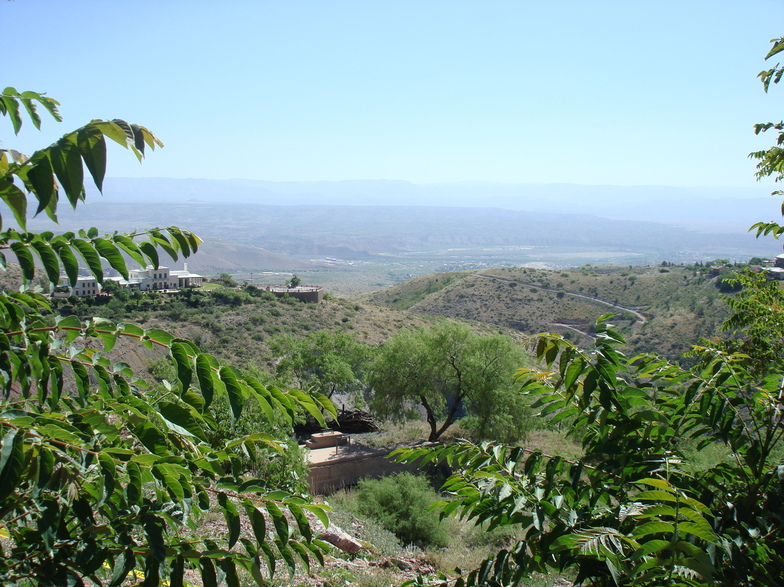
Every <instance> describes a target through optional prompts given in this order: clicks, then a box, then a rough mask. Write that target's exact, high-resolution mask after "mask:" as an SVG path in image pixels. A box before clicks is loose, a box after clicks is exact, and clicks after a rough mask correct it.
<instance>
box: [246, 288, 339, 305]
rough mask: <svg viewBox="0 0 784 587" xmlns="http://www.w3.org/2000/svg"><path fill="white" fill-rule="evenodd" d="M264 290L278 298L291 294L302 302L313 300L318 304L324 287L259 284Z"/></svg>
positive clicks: (322, 297)
mask: <svg viewBox="0 0 784 587" xmlns="http://www.w3.org/2000/svg"><path fill="white" fill-rule="evenodd" d="M257 287H260V288H261V289H262V290H264V291H268V292H271V293H274V294H275V295H276V296H278V297H279V298H282V297H283V296H286V295H288V296H291V297H292V298H297V299H298V300H302V301H303V302H315V303H316V304H318V303H319V302H321V301H322V300H323V299H324V288H323V287H321V286H320V285H298V286H296V287H289V286H286V285H261V286H257Z"/></svg>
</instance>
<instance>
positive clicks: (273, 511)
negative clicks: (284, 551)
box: [266, 501, 289, 544]
mask: <svg viewBox="0 0 784 587" xmlns="http://www.w3.org/2000/svg"><path fill="white" fill-rule="evenodd" d="M266 507H267V512H268V513H269V515H270V518H271V519H272V523H273V525H274V526H275V533H276V534H277V535H278V540H279V541H280V543H281V544H286V543H287V542H288V540H289V523H288V522H287V521H286V516H284V515H283V512H281V511H280V508H279V507H278V506H277V505H276V504H275V502H272V501H269V502H267V504H266Z"/></svg>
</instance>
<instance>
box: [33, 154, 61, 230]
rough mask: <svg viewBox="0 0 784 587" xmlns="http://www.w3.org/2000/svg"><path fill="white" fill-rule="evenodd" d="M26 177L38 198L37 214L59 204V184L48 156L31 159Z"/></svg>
mask: <svg viewBox="0 0 784 587" xmlns="http://www.w3.org/2000/svg"><path fill="white" fill-rule="evenodd" d="M26 178H27V182H26V183H27V184H28V186H29V188H31V191H32V192H33V193H34V194H35V197H36V199H37V200H38V208H37V209H36V211H35V213H36V215H38V214H40V213H41V212H43V211H44V210H46V208H48V207H49V206H50V205H54V206H56V205H57V185H56V182H55V179H54V170H53V169H52V164H51V162H50V161H49V158H48V157H46V156H45V155H42V156H41V157H38V158H36V159H33V160H31V161H30V167H29V168H28V169H27V174H26Z"/></svg>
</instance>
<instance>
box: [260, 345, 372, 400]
mask: <svg viewBox="0 0 784 587" xmlns="http://www.w3.org/2000/svg"><path fill="white" fill-rule="evenodd" d="M270 347H271V349H272V352H273V353H274V354H275V355H276V356H279V357H281V358H280V360H279V361H278V362H277V366H276V370H277V373H278V376H279V377H283V378H284V380H285V379H288V378H290V377H291V378H293V379H294V381H295V382H296V383H297V384H298V385H299V386H300V387H301V388H303V389H306V388H314V389H316V390H317V391H319V392H320V393H322V394H324V395H326V396H327V397H332V396H333V395H334V394H335V393H340V394H349V395H351V396H353V397H354V400H355V402H356V403H361V402H362V392H363V391H364V390H365V387H366V385H365V376H366V372H367V368H368V365H369V363H370V361H371V360H372V358H373V351H374V349H373V347H370V346H368V345H366V344H363V343H361V342H360V341H359V340H358V339H357V337H356V336H355V335H353V334H349V333H346V332H328V331H326V330H319V331H318V332H312V333H310V334H308V335H307V336H305V337H304V338H297V337H294V336H292V335H289V334H285V335H281V336H278V337H276V338H275V339H274V340H273V341H272V343H271V345H270Z"/></svg>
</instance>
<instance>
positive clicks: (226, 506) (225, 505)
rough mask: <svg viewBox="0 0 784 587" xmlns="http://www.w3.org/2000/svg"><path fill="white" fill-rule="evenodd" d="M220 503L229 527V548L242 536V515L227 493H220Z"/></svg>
mask: <svg viewBox="0 0 784 587" xmlns="http://www.w3.org/2000/svg"><path fill="white" fill-rule="evenodd" d="M218 503H219V504H220V506H221V509H222V510H223V517H224V519H225V520H226V526H227V527H228V529H229V548H232V547H233V546H234V545H235V544H237V540H239V537H240V515H239V513H238V512H237V508H236V506H235V505H234V503H233V502H232V501H231V500H230V499H229V498H228V497H227V496H226V494H225V493H218Z"/></svg>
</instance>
